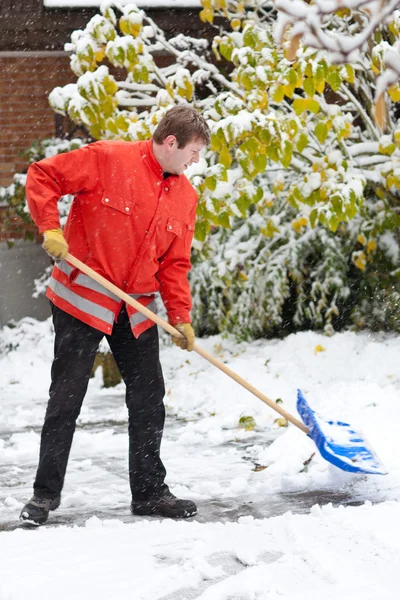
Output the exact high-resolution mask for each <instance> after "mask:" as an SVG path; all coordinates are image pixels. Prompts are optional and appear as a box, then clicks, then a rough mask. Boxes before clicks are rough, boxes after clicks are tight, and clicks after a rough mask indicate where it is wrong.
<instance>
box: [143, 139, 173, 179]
mask: <svg viewBox="0 0 400 600" xmlns="http://www.w3.org/2000/svg"><path fill="white" fill-rule="evenodd" d="M141 152H142V159H143V161H144V162H145V163H146V164H147V165H148V166H149V167H150V168H151V170H152V171H153V172H154V173H155V174H156V175H157V177H158V178H159V179H161V180H164V173H163V170H162V167H161V165H160V163H159V162H158V160H157V159H156V157H155V156H154V152H153V140H152V139H150V140H146V141H145V142H143V146H142V148H141ZM170 177H173V178H174V179H175V178H176V179H181V178H182V177H183V176H182V175H173V174H171V175H170Z"/></svg>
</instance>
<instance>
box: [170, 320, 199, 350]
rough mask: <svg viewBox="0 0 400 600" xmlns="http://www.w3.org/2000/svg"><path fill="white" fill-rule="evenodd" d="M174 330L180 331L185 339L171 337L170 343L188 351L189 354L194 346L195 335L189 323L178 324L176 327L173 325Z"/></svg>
mask: <svg viewBox="0 0 400 600" xmlns="http://www.w3.org/2000/svg"><path fill="white" fill-rule="evenodd" d="M173 327H175V329H177V330H178V331H180V332H181V333H182V334H183V335H184V336H185V337H184V338H181V337H178V336H176V335H173V336H172V342H173V343H174V344H175V345H176V346H179V348H182V350H188V351H189V352H191V351H192V350H193V346H194V340H195V337H196V336H195V333H194V331H193V327H192V326H191V324H190V323H178V324H177V325H173Z"/></svg>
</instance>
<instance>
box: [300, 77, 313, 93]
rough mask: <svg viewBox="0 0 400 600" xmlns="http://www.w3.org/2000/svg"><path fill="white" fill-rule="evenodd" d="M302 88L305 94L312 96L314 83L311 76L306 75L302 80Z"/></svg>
mask: <svg viewBox="0 0 400 600" xmlns="http://www.w3.org/2000/svg"><path fill="white" fill-rule="evenodd" d="M303 89H304V91H305V93H306V94H307V96H314V94H315V83H314V79H313V78H312V77H308V78H307V79H305V80H304V83H303Z"/></svg>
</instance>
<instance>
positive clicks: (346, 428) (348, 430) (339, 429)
mask: <svg viewBox="0 0 400 600" xmlns="http://www.w3.org/2000/svg"><path fill="white" fill-rule="evenodd" d="M297 410H298V412H299V415H300V416H301V418H302V421H303V423H304V425H306V427H308V429H309V430H310V433H309V436H310V437H311V438H312V439H313V440H314V442H315V443H316V445H317V448H318V450H319V451H320V453H321V455H322V456H323V458H325V460H327V461H329V462H330V463H332V464H333V465H335V466H336V467H339V469H343V471H350V472H351V473H370V474H373V475H386V471H385V469H384V467H383V465H382V464H381V462H380V461H379V459H378V457H377V456H376V454H375V453H374V452H373V451H372V450H371V449H370V448H368V446H367V443H366V441H365V440H364V439H363V438H362V436H361V435H360V434H359V433H357V432H356V431H354V429H353V428H352V427H351V425H349V424H348V423H343V422H342V421H326V420H325V419H323V418H322V417H321V416H320V415H319V414H318V413H316V412H315V411H313V410H312V409H311V408H310V406H309V405H308V403H307V400H306V399H305V398H304V396H303V394H302V393H301V391H300V390H297Z"/></svg>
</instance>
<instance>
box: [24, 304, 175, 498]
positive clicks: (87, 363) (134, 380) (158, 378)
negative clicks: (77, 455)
mask: <svg viewBox="0 0 400 600" xmlns="http://www.w3.org/2000/svg"><path fill="white" fill-rule="evenodd" d="M51 306H52V312H53V323H54V330H55V344H54V361H53V365H52V368H51V386H50V399H49V403H48V406H47V410H46V415H45V420H44V425H43V429H42V435H41V445H40V457H39V466H38V469H37V474H36V479H35V483H34V492H35V494H37V495H39V496H42V497H45V498H54V497H55V496H57V495H58V494H60V493H61V490H62V488H63V484H64V477H65V471H66V468H67V463H68V457H69V453H70V449H71V444H72V438H73V435H74V432H75V423H76V419H77V418H78V416H79V413H80V410H81V406H82V402H83V399H84V397H85V394H86V390H87V387H88V383H89V379H90V373H91V370H92V367H93V362H94V358H95V355H96V351H97V348H98V346H99V343H100V341H101V339H102V338H103V337H104V334H103V333H102V332H101V331H98V330H97V329H94V328H93V327H89V325H86V324H85V323H83V322H82V321H80V320H79V319H76V318H74V317H72V316H71V315H69V314H67V313H66V312H64V311H63V310H61V309H60V308H57V307H56V306H54V305H53V304H52V305H51ZM106 337H107V339H108V342H109V345H110V348H111V351H112V353H113V355H114V358H115V361H116V363H117V365H118V368H119V370H120V372H121V375H122V378H123V380H124V382H125V384H126V405H127V408H128V419H129V426H128V431H129V481H130V487H131V492H132V499H133V500H145V499H147V498H149V497H150V496H154V495H159V494H162V493H164V492H165V491H167V490H168V487H167V485H166V484H165V483H164V478H165V475H166V471H165V468H164V465H163V463H162V462H161V458H160V445H161V438H162V434H163V429H164V419H165V409H164V403H163V398H164V393H165V388H164V380H163V375H162V370H161V365H160V359H159V343H158V330H157V327H156V326H154V327H151V328H150V329H148V330H147V331H145V332H144V333H142V334H141V335H140V336H139V338H138V339H136V338H135V337H134V336H133V334H132V331H131V328H130V324H129V320H128V315H127V313H126V310H125V307H124V308H123V309H122V310H121V313H120V315H119V318H118V322H117V323H115V324H114V327H113V331H112V334H111V335H107V336H106Z"/></svg>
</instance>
